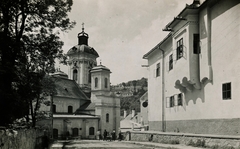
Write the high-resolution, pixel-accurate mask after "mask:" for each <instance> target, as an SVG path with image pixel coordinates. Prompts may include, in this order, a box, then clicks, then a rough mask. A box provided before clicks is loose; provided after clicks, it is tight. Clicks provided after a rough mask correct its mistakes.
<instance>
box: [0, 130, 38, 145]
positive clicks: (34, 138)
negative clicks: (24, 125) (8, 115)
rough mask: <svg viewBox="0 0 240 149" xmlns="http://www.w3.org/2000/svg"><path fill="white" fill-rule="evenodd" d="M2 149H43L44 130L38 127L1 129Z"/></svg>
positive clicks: (0, 142)
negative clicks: (37, 128)
mask: <svg viewBox="0 0 240 149" xmlns="http://www.w3.org/2000/svg"><path fill="white" fill-rule="evenodd" d="M0 131H1V132H0V147H1V149H41V148H42V136H43V131H40V130H36V129H21V130H13V131H12V130H8V129H7V130H0Z"/></svg>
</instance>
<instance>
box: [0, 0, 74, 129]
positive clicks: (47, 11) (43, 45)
mask: <svg viewBox="0 0 240 149" xmlns="http://www.w3.org/2000/svg"><path fill="white" fill-rule="evenodd" d="M72 4H73V3H72V0H0V47H1V48H0V82H1V83H0V97H1V99H0V116H1V121H0V125H5V126H6V125H8V124H9V123H11V122H13V121H14V120H15V119H16V118H21V117H23V116H26V115H27V114H28V109H29V107H30V106H31V103H32V101H33V100H35V99H38V98H40V95H41V91H43V88H42V87H43V86H42V85H40V84H41V83H42V81H43V78H44V76H45V75H46V74H47V73H50V72H53V70H54V63H55V59H56V58H58V59H60V61H62V62H63V63H64V60H66V57H65V56H64V54H63V50H62V46H63V42H62V41H60V38H59V33H60V31H67V30H69V29H71V28H72V27H73V26H74V25H75V22H71V21H70V20H69V18H68V16H67V13H68V12H69V11H70V10H71V6H72ZM31 114H33V113H31Z"/></svg>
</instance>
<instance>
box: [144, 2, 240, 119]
mask: <svg viewBox="0 0 240 149" xmlns="http://www.w3.org/2000/svg"><path fill="white" fill-rule="evenodd" d="M233 3H235V4H234V5H236V6H234V5H232V4H233ZM237 3H239V2H238V1H237V0H233V1H219V2H218V3H216V5H214V6H213V7H211V9H210V11H211V20H212V21H211V23H210V24H211V36H210V37H211V63H212V68H213V82H212V83H208V84H206V86H204V85H203V86H202V89H201V90H197V89H195V90H193V91H192V92H190V91H187V92H186V93H185V94H183V99H184V100H183V101H184V102H183V106H175V107H173V108H166V109H165V114H166V115H165V116H166V120H194V119H224V118H240V112H239V110H238V109H239V107H240V100H239V97H238V92H239V90H240V77H239V76H240V63H239V62H240V52H239V47H240V42H239V41H240V37H239V33H240V4H237ZM199 14H200V17H199V21H200V22H199V24H200V25H199V26H200V27H199V32H200V39H201V43H200V45H201V54H200V76H201V77H200V79H203V78H204V77H208V78H209V74H210V72H209V66H208V65H209V57H208V56H209V54H208V49H207V48H208V39H207V35H208V34H207V31H208V29H207V27H208V22H207V20H208V19H207V18H208V17H207V9H205V8H203V9H202V10H201V12H200V13H199ZM179 26H181V25H179ZM195 31H196V26H191V25H190V26H189V25H185V26H184V28H182V29H180V30H177V32H176V33H175V34H174V36H173V39H172V42H173V44H172V47H173V48H172V52H166V55H165V66H167V67H166V69H168V64H167V63H168V58H169V55H170V54H171V53H174V52H175V49H176V41H177V40H179V39H180V38H181V37H183V38H184V39H183V41H184V45H187V47H186V49H184V50H186V51H185V52H186V53H185V54H186V55H185V57H183V58H181V59H180V60H177V61H175V62H174V63H173V70H171V71H165V72H166V74H165V97H170V96H172V95H174V94H178V93H180V91H179V90H178V89H175V88H174V85H175V81H176V80H178V79H179V80H180V81H182V78H183V77H187V78H189V74H190V70H191V69H189V66H192V64H190V63H191V61H190V63H189V58H190V57H189V56H190V55H189V54H190V53H189V51H188V50H189V49H190V50H192V48H191V47H190V46H191V45H192V34H193V32H195ZM196 33H197V31H196ZM191 52H192V51H191ZM173 56H174V57H175V56H176V54H173ZM158 62H160V63H161V64H162V58H161V51H159V52H155V53H153V54H152V55H151V56H150V57H149V61H148V64H149V80H148V92H149V96H148V97H149V116H148V118H149V121H161V115H162V111H161V107H162V104H161V96H162V92H161V87H162V86H161V84H162V83H161V77H162V72H161V76H160V77H157V78H155V77H154V73H155V69H156V64H157V63H158ZM228 82H231V85H232V99H231V100H223V99H222V84H223V83H228ZM165 99H166V98H165ZM165 103H166V102H165ZM165 107H166V106H165Z"/></svg>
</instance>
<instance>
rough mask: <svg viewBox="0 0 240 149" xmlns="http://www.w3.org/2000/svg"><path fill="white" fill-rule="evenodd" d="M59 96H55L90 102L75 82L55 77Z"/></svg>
mask: <svg viewBox="0 0 240 149" xmlns="http://www.w3.org/2000/svg"><path fill="white" fill-rule="evenodd" d="M53 78H54V82H55V85H56V90H57V94H56V95H55V96H61V97H68V98H76V99H80V100H89V98H88V97H87V96H86V95H85V93H84V92H83V91H82V90H81V89H80V88H79V87H78V85H77V83H76V82H75V81H74V80H70V79H67V78H60V77H53Z"/></svg>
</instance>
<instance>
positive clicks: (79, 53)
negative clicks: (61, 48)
mask: <svg viewBox="0 0 240 149" xmlns="http://www.w3.org/2000/svg"><path fill="white" fill-rule="evenodd" d="M77 37H78V44H77V45H76V46H73V47H72V48H71V49H69V51H68V52H67V56H68V74H69V79H72V80H75V81H76V83H77V84H78V85H79V87H80V88H81V89H82V90H83V91H84V92H86V93H90V91H91V73H90V71H91V69H92V68H93V67H94V66H97V61H96V59H97V58H98V57H99V55H98V53H97V52H96V51H95V49H94V48H93V47H90V46H89V45H88V38H89V36H88V34H87V33H85V32H84V23H83V24H82V32H80V33H79V34H78V36H77Z"/></svg>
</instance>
